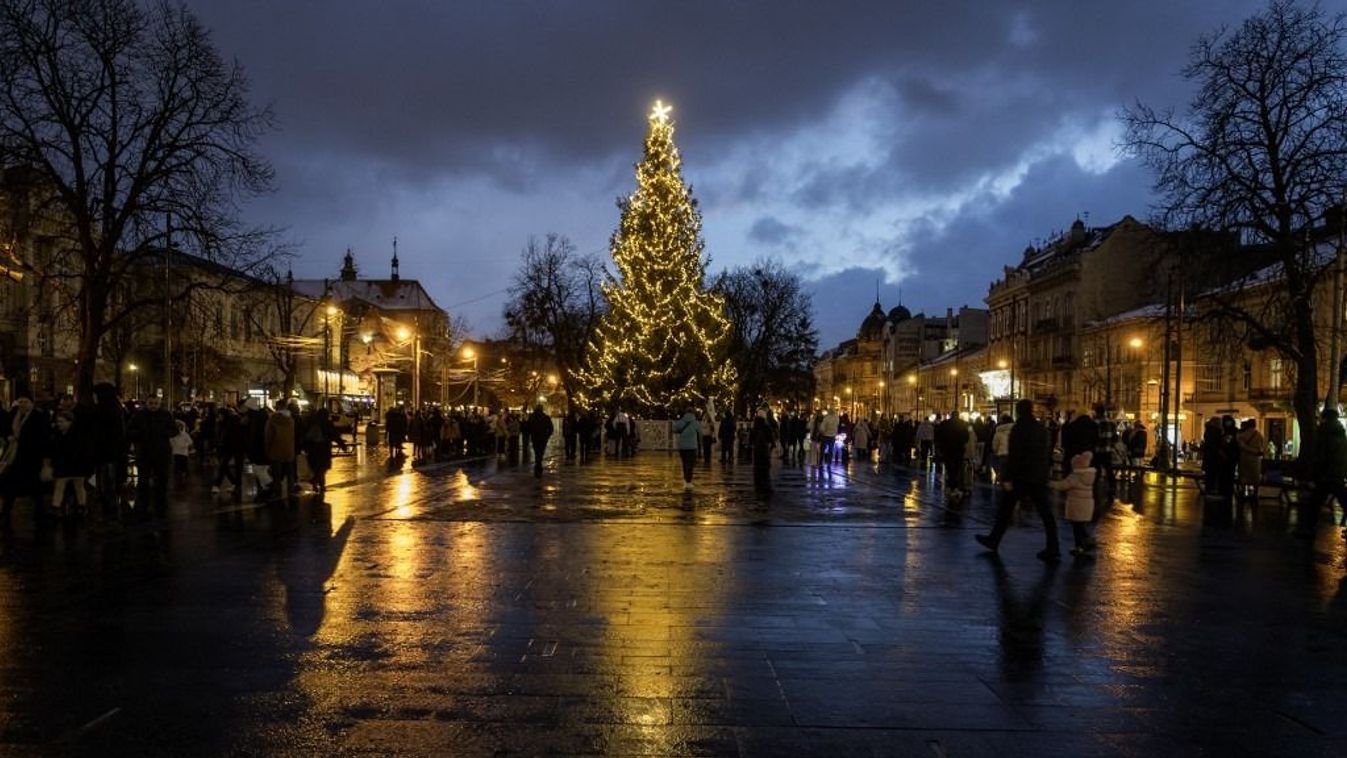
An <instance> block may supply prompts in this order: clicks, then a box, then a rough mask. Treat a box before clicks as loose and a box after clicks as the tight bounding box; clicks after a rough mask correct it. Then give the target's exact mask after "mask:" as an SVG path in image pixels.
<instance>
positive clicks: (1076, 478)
mask: <svg viewBox="0 0 1347 758" xmlns="http://www.w3.org/2000/svg"><path fill="white" fill-rule="evenodd" d="M1093 461H1094V457H1093V455H1092V454H1091V453H1090V452H1089V451H1088V450H1087V451H1085V452H1082V453H1078V454H1076V455H1075V456H1073V457H1072V458H1071V473H1070V474H1068V475H1067V476H1066V477H1065V478H1063V479H1058V480H1057V481H1055V482H1049V483H1048V486H1049V487H1052V488H1053V489H1055V490H1062V491H1064V492H1065V493H1066V520H1067V521H1089V520H1091V519H1092V518H1094V479H1095V468H1094V465H1093Z"/></svg>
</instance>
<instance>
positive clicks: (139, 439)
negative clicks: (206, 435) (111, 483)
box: [126, 395, 178, 520]
mask: <svg viewBox="0 0 1347 758" xmlns="http://www.w3.org/2000/svg"><path fill="white" fill-rule="evenodd" d="M162 404H163V401H162V400H161V399H160V398H159V397H158V396H157V395H150V396H149V397H148V398H146V399H145V405H144V407H142V408H141V409H140V410H138V411H136V412H135V414H134V415H132V416H131V421H130V423H128V424H127V428H126V437H127V439H129V440H130V441H131V444H132V446H133V447H134V448H135V451H136V501H137V502H136V506H137V510H138V511H140V518H141V519H142V520H148V519H149V518H150V515H151V513H153V515H155V516H157V517H159V518H161V519H162V518H164V517H166V516H167V515H168V477H169V471H170V470H171V469H172V468H173V443H172V442H171V440H172V439H173V437H174V435H176V434H177V433H178V424H177V422H176V421H175V420H174V418H173V414H172V413H169V412H168V409H167V408H164V407H162Z"/></svg>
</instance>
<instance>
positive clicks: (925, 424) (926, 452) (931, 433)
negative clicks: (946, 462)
mask: <svg viewBox="0 0 1347 758" xmlns="http://www.w3.org/2000/svg"><path fill="white" fill-rule="evenodd" d="M914 439H915V440H916V443H917V459H918V461H919V462H920V463H921V465H922V466H923V467H925V466H926V464H927V463H929V462H930V460H931V450H932V449H933V448H934V447H935V424H932V423H931V419H930V417H929V416H928V417H926V418H924V419H922V420H921V423H920V424H917V431H916V433H915V435H914Z"/></svg>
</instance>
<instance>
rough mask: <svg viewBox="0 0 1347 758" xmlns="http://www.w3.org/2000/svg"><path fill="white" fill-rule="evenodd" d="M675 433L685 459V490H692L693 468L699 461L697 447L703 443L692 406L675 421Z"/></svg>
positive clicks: (680, 451) (679, 451)
mask: <svg viewBox="0 0 1347 758" xmlns="http://www.w3.org/2000/svg"><path fill="white" fill-rule="evenodd" d="M673 430H674V434H677V435H678V457H679V458H681V459H682V461H683V491H684V492H691V491H692V468H693V466H694V465H695V464H696V463H697V448H698V447H699V446H700V445H701V434H702V431H701V425H700V424H698V423H697V414H695V413H693V412H692V408H690V407H689V408H688V409H687V410H685V411H683V415H682V417H680V418H679V419H678V420H677V421H675V422H674V425H673Z"/></svg>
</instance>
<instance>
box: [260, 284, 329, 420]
mask: <svg viewBox="0 0 1347 758" xmlns="http://www.w3.org/2000/svg"><path fill="white" fill-rule="evenodd" d="M261 280H262V281H263V282H265V285H264V286H261V287H253V288H250V292H249V296H250V298H251V301H252V306H251V307H249V308H248V310H247V315H246V318H247V319H248V324H249V329H250V331H251V332H252V333H253V334H255V335H257V336H258V337H259V338H261V340H263V341H264V342H265V343H266V346H267V352H268V353H270V355H271V360H272V363H273V364H275V366H276V370H277V373H278V374H279V375H280V377H281V386H280V391H281V397H286V398H288V397H290V395H291V394H292V393H293V392H294V390H295V387H296V383H297V382H298V379H299V368H300V364H301V362H302V361H303V360H304V359H305V358H311V357H313V356H315V355H318V354H321V352H322V350H323V345H322V340H321V339H320V338H317V337H313V336H306V335H307V333H308V332H310V331H312V329H311V325H312V324H313V322H314V319H316V318H321V316H320V315H319V311H320V307H319V305H320V304H319V303H317V302H314V301H313V300H310V299H309V298H306V297H303V296H301V295H299V294H297V293H296V292H295V280H294V276H293V275H291V274H290V272H289V271H287V272H286V273H285V274H281V273H280V272H279V271H277V270H276V269H275V268H271V267H268V268H267V269H266V270H265V271H264V272H262V276H261ZM337 336H338V338H340V335H337Z"/></svg>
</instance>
